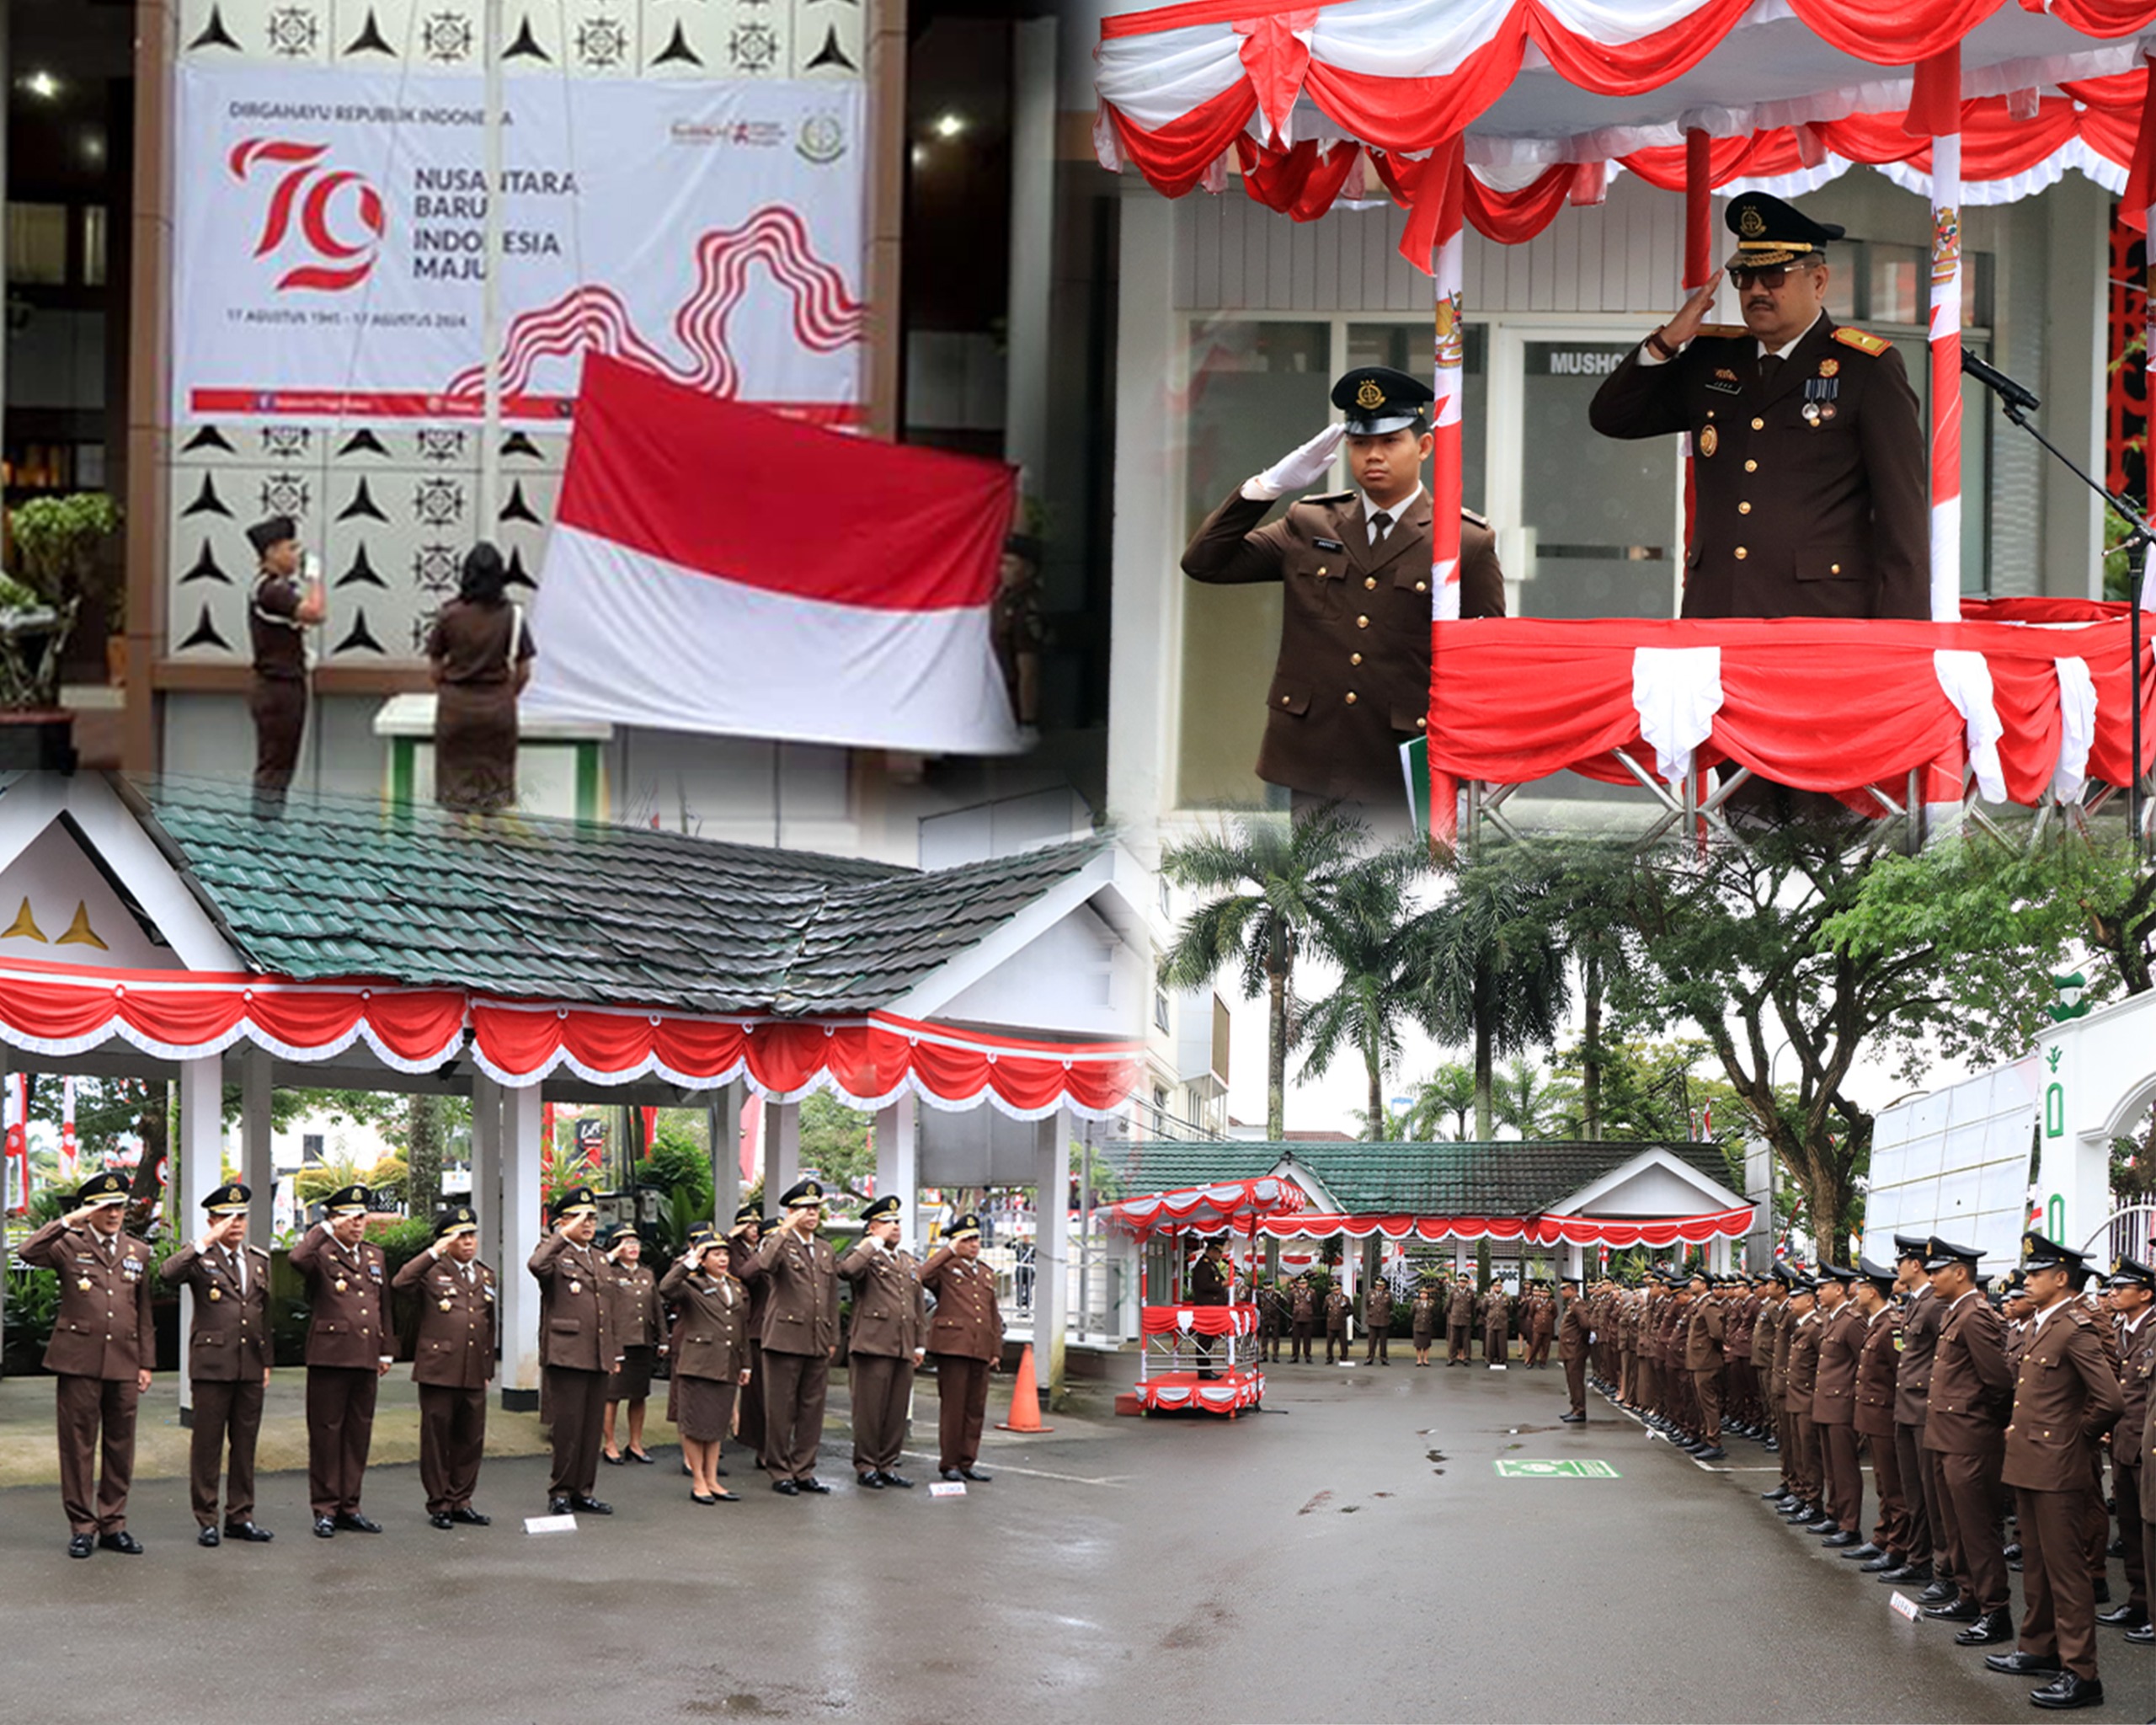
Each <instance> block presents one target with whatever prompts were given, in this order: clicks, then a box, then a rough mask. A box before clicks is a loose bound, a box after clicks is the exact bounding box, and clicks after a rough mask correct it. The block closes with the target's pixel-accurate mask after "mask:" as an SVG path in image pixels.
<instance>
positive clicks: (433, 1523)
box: [427, 1509, 456, 1533]
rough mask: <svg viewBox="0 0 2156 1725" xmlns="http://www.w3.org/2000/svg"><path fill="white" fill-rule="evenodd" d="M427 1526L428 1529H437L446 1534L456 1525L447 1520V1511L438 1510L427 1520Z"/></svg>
mask: <svg viewBox="0 0 2156 1725" xmlns="http://www.w3.org/2000/svg"><path fill="white" fill-rule="evenodd" d="M427 1525H428V1526H429V1527H438V1528H440V1530H442V1531H443V1532H444V1533H447V1532H449V1531H450V1530H451V1529H453V1528H454V1527H455V1526H456V1523H455V1522H453V1521H451V1519H449V1511H448V1510H446V1509H440V1510H437V1511H435V1514H432V1515H430V1516H429V1517H428V1518H427Z"/></svg>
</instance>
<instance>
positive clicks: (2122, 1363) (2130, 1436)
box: [2111, 1308, 2156, 1467]
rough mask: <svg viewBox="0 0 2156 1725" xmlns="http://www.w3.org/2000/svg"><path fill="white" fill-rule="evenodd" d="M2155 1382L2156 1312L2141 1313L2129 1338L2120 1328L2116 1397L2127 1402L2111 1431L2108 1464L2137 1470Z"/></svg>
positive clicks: (2123, 1329)
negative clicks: (2152, 1382) (2151, 1384)
mask: <svg viewBox="0 0 2156 1725" xmlns="http://www.w3.org/2000/svg"><path fill="white" fill-rule="evenodd" d="M2152 1380H2156V1308H2150V1309H2148V1310H2144V1311H2143V1312H2142V1314H2141V1322H2140V1324H2139V1326H2138V1327H2137V1328H2136V1329H2135V1330H2134V1332H2133V1333H2132V1335H2128V1334H2127V1331H2126V1326H2125V1325H2123V1324H2121V1325H2120V1326H2119V1393H2120V1394H2121V1395H2122V1396H2123V1397H2125V1398H2126V1407H2125V1410H2124V1411H2123V1412H2122V1413H2121V1414H2120V1415H2119V1423H2117V1424H2116V1425H2115V1426H2113V1427H2112V1428H2111V1463H2112V1466H2116V1467H2138V1466H2141V1465H2142V1458H2143V1455H2145V1454H2146V1453H2147V1449H2146V1445H2147V1443H2148V1402H2149V1395H2148V1391H2149V1386H2150V1383H2151V1381H2152Z"/></svg>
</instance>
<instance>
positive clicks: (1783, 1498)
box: [1759, 1486, 1790, 1503]
mask: <svg viewBox="0 0 2156 1725" xmlns="http://www.w3.org/2000/svg"><path fill="white" fill-rule="evenodd" d="M1759 1495H1760V1496H1761V1497H1762V1498H1765V1499H1766V1500H1767V1502H1769V1503H1788V1502H1789V1500H1790V1497H1789V1487H1787V1486H1774V1487H1771V1488H1769V1490H1766V1491H1764V1492H1762V1493H1759Z"/></svg>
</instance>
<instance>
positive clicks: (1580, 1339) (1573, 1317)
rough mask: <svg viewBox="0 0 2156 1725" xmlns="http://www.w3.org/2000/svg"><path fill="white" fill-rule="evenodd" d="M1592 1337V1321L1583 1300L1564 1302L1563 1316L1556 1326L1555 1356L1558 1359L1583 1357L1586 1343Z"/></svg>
mask: <svg viewBox="0 0 2156 1725" xmlns="http://www.w3.org/2000/svg"><path fill="white" fill-rule="evenodd" d="M1593 1339H1594V1321H1593V1316H1592V1315H1591V1314H1590V1313H1589V1311H1588V1304H1587V1302H1586V1301H1585V1300H1566V1302H1565V1316H1564V1320H1563V1322H1561V1323H1560V1324H1559V1325H1558V1326H1557V1357H1558V1359H1586V1358H1587V1350H1588V1344H1589V1343H1591V1342H1592V1341H1593Z"/></svg>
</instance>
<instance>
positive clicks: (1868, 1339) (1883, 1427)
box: [1855, 1306, 1902, 1438]
mask: <svg viewBox="0 0 2156 1725" xmlns="http://www.w3.org/2000/svg"><path fill="white" fill-rule="evenodd" d="M1857 1322H1859V1323H1860V1324H1864V1325H1865V1331H1864V1339H1863V1342H1862V1343H1861V1344H1860V1346H1859V1348H1858V1349H1857V1356H1856V1422H1855V1423H1856V1429H1858V1430H1859V1431H1860V1432H1862V1433H1863V1434H1865V1436H1866V1437H1870V1438H1891V1437H1892V1436H1893V1435H1894V1395H1895V1389H1894V1376H1895V1368H1896V1365H1897V1363H1898V1362H1899V1359H1900V1356H1899V1355H1898V1354H1897V1353H1896V1352H1895V1348H1896V1346H1897V1343H1898V1340H1899V1332H1900V1330H1901V1327H1902V1325H1901V1320H1900V1319H1899V1318H1898V1317H1897V1316H1895V1312H1894V1309H1893V1307H1892V1306H1882V1307H1881V1309H1880V1311H1879V1315H1878V1316H1876V1317H1874V1318H1872V1319H1870V1321H1869V1322H1867V1321H1866V1320H1865V1319H1864V1318H1862V1317H1860V1318H1858V1320H1857Z"/></svg>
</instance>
